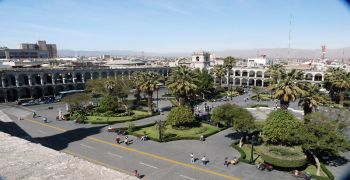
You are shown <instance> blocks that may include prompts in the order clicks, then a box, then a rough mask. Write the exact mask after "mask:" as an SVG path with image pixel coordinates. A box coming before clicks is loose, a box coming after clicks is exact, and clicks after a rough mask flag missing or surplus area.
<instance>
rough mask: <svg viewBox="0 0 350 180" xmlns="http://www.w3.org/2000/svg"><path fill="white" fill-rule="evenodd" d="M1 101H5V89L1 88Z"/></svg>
mask: <svg viewBox="0 0 350 180" xmlns="http://www.w3.org/2000/svg"><path fill="white" fill-rule="evenodd" d="M0 102H5V93H4V90H3V89H0Z"/></svg>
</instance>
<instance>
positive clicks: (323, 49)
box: [321, 45, 326, 60]
mask: <svg viewBox="0 0 350 180" xmlns="http://www.w3.org/2000/svg"><path fill="white" fill-rule="evenodd" d="M321 48H322V55H321V59H322V60H323V59H325V58H326V46H325V45H322V46H321Z"/></svg>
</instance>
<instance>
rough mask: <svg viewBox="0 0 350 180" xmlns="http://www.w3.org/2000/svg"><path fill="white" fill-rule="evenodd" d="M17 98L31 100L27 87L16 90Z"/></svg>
mask: <svg viewBox="0 0 350 180" xmlns="http://www.w3.org/2000/svg"><path fill="white" fill-rule="evenodd" d="M18 98H19V99H24V98H31V94H30V88H28V87H22V88H20V89H19V90H18Z"/></svg>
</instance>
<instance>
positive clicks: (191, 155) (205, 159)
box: [190, 153, 209, 166]
mask: <svg viewBox="0 0 350 180" xmlns="http://www.w3.org/2000/svg"><path fill="white" fill-rule="evenodd" d="M190 157H191V163H192V164H194V163H195V162H196V160H197V159H198V158H196V157H195V156H194V154H193V153H191V154H190ZM201 161H202V164H203V165H204V166H206V165H207V164H208V162H209V160H208V159H207V157H206V156H202V158H201Z"/></svg>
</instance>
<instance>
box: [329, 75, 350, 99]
mask: <svg viewBox="0 0 350 180" xmlns="http://www.w3.org/2000/svg"><path fill="white" fill-rule="evenodd" d="M331 82H332V84H333V86H334V87H335V88H337V89H339V105H340V106H343V104H344V99H345V91H346V90H347V89H349V88H350V73H349V72H348V73H347V72H346V71H345V70H343V69H341V70H337V71H335V72H334V73H333V74H332V78H331Z"/></svg>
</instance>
